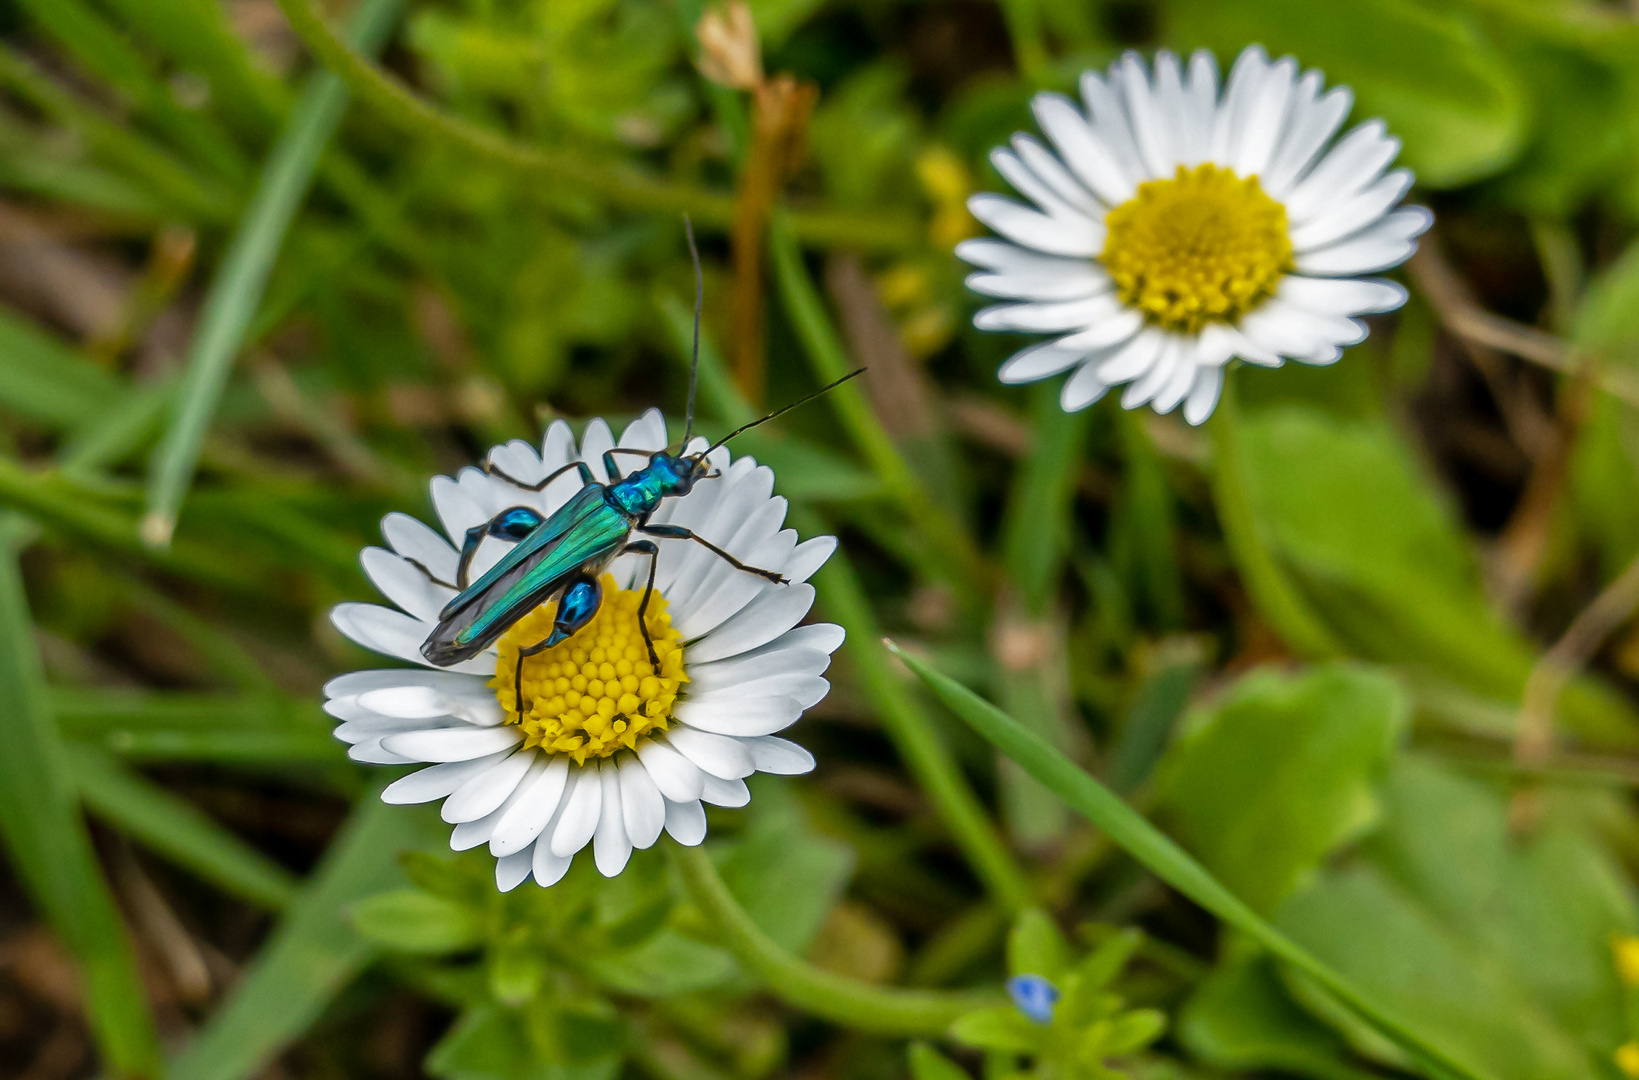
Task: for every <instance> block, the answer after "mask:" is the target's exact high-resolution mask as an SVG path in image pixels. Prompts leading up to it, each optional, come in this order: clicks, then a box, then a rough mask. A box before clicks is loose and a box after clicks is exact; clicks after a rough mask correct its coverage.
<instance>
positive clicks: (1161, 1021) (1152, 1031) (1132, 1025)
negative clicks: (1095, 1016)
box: [1101, 1009, 1167, 1057]
mask: <svg viewBox="0 0 1639 1080" xmlns="http://www.w3.org/2000/svg"><path fill="white" fill-rule="evenodd" d="M1165 1030H1167V1015H1166V1013H1163V1012H1161V1011H1160V1010H1159V1009H1134V1010H1132V1011H1131V1012H1126V1013H1122V1014H1121V1015H1120V1016H1118V1017H1116V1018H1115V1019H1114V1020H1112V1021H1110V1024H1109V1027H1108V1029H1107V1030H1106V1031H1105V1032H1104V1036H1103V1038H1102V1040H1101V1043H1102V1048H1103V1052H1104V1053H1105V1054H1106V1055H1108V1056H1110V1057H1121V1056H1123V1055H1126V1054H1131V1053H1135V1052H1137V1051H1139V1050H1142V1049H1143V1048H1144V1047H1146V1046H1148V1045H1149V1044H1150V1043H1152V1042H1154V1041H1155V1040H1156V1039H1159V1038H1160V1037H1161V1033H1162V1032H1163V1031H1165Z"/></svg>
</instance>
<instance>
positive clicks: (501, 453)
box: [486, 439, 546, 484]
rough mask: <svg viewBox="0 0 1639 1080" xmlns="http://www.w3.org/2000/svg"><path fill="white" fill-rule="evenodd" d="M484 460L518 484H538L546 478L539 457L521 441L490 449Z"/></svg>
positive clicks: (517, 440) (533, 449) (514, 440)
mask: <svg viewBox="0 0 1639 1080" xmlns="http://www.w3.org/2000/svg"><path fill="white" fill-rule="evenodd" d="M486 460H488V461H489V462H490V463H491V464H492V465H494V466H495V467H496V468H498V469H500V470H501V471H502V472H504V473H506V474H507V475H508V476H510V477H512V479H514V480H517V481H518V482H519V483H523V484H538V483H540V481H541V480H542V479H544V478H545V476H546V469H545V468H544V467H543V466H542V465H541V456H540V455H539V454H537V453H536V452H535V448H534V447H533V446H530V445H529V444H528V443H526V442H524V441H523V440H522V439H513V440H512V441H511V442H508V443H504V444H502V445H500V446H492V447H490V450H489V454H488V455H487V458H486Z"/></svg>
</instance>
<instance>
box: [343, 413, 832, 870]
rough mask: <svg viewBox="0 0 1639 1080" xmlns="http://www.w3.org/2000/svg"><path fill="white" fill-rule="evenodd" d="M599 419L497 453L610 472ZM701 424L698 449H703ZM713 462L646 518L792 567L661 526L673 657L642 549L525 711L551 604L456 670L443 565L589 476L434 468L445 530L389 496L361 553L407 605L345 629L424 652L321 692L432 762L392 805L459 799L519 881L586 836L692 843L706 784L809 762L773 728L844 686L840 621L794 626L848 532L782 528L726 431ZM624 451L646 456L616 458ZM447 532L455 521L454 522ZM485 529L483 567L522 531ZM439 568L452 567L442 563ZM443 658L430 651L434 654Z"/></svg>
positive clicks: (641, 844) (456, 838)
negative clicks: (451, 472)
mask: <svg viewBox="0 0 1639 1080" xmlns="http://www.w3.org/2000/svg"><path fill="white" fill-rule="evenodd" d="M666 444H667V440H666V424H665V420H664V419H663V418H662V417H661V415H660V413H659V412H658V411H654V410H651V411H650V412H648V413H646V414H645V415H644V416H643V417H641V418H640V419H638V420H637V421H635V422H634V423H632V425H631V426H630V427H628V428H627V429H626V431H625V433H624V434H623V435H622V436H621V439H620V442H619V443H618V445H619V446H621V447H627V448H631V449H635V450H643V451H651V452H652V451H656V450H660V449H663V448H664V447H665V446H666ZM616 445H617V444H616V442H615V440H614V438H613V435H612V434H611V432H610V430H609V425H608V424H606V423H605V422H604V421H603V420H601V419H598V420H593V421H592V422H591V423H590V424H589V425H588V426H587V428H586V434H585V437H584V438H583V439H582V440H581V444H580V447H579V449H578V451H577V448H576V446H575V440H574V436H573V435H572V434H571V433H570V430H569V426H568V425H567V424H565V423H563V422H562V421H561V420H560V421H558V422H556V423H554V424H553V425H552V426H551V428H550V429H549V430H548V431H547V433H546V439H545V443H544V445H543V448H542V451H541V452H540V453H539V454H537V453H536V452H535V449H534V448H533V447H532V446H530V445H529V444H527V443H524V442H522V441H518V440H514V441H513V442H510V443H507V444H506V445H505V446H497V447H495V448H494V449H493V450H491V451H490V459H489V460H490V462H491V463H492V464H493V465H494V466H496V467H497V468H498V469H499V471H501V472H504V473H505V474H506V475H507V476H509V477H511V478H513V479H516V480H518V481H520V482H521V483H523V484H530V483H538V482H539V481H540V480H542V479H543V478H545V477H546V476H547V475H548V473H550V472H551V471H553V470H555V469H558V468H560V467H562V466H564V465H566V464H568V463H570V462H573V461H576V460H581V461H585V462H586V464H587V465H588V467H589V468H590V469H591V471H592V473H593V475H594V476H595V477H596V478H597V480H598V481H600V482H604V481H608V480H610V479H611V478H610V477H608V476H607V475H606V474H605V472H604V466H603V460H602V459H603V454H604V451H606V450H609V449H610V448H611V447H614V446H616ZM705 446H706V442H705V440H704V439H696V440H694V442H692V443H691V444H690V446H689V447H688V448H687V451H688V452H690V453H693V452H696V451H699V450H701V449H704V448H705ZM707 460H708V461H709V462H710V464H711V465H712V466H713V469H714V472H713V474H711V475H710V476H708V478H706V479H702V480H700V481H698V482H697V483H696V484H695V485H694V487H693V489H692V490H691V491H690V492H689V493H688V494H687V495H684V496H681V497H677V498H672V499H668V500H666V501H665V502H663V503H662V504H661V506H660V508H659V509H658V510H657V511H656V512H655V514H654V515H653V516H652V517H651V518H650V521H651V522H652V523H655V524H671V525H674V526H683V527H686V528H688V529H692V530H693V531H694V533H695V534H696V535H698V536H701V537H703V538H705V539H706V540H709V541H711V542H712V543H715V544H717V545H718V546H719V547H721V548H723V549H725V550H726V551H728V552H730V553H731V554H733V555H735V556H736V557H737V558H739V559H741V560H742V561H743V562H745V563H747V564H748V565H751V566H756V567H761V568H763V569H766V570H773V571H775V572H777V573H779V574H783V575H784V577H785V578H786V579H787V583H785V584H776V583H774V582H772V581H769V580H767V579H765V578H762V577H758V576H756V575H754V574H750V573H746V572H745V571H743V570H737V569H735V568H734V567H733V566H731V565H730V564H729V563H728V562H726V561H725V560H723V559H722V558H721V557H719V556H717V555H715V554H713V553H712V552H711V551H709V550H707V549H706V548H705V547H704V546H702V545H700V544H696V543H692V542H690V541H686V540H677V539H657V541H656V542H657V544H658V546H659V555H658V556H657V557H656V558H657V560H658V561H657V565H656V569H655V578H654V583H655V591H654V595H653V597H652V598H651V600H650V602H649V607H648V611H647V618H646V622H647V626H648V630H649V636H650V637H651V638H652V640H653V643H654V648H655V651H656V654H657V657H658V659H659V660H660V670H658V671H656V670H655V669H654V668H653V667H652V666H651V665H650V662H649V656H648V651H647V646H646V645H645V642H644V638H643V632H642V629H641V628H640V626H639V624H638V605H639V601H640V600H641V597H642V594H643V590H644V585H645V583H646V581H647V579H648V570H649V567H648V558H647V557H646V556H639V555H623V556H621V557H620V558H618V559H616V560H615V561H614V562H613V563H612V564H611V565H610V566H609V567H608V569H607V571H606V572H605V573H604V575H603V577H602V586H603V591H602V606H601V607H600V608H599V610H598V613H597V615H596V616H595V617H594V618H593V619H592V621H591V622H590V623H588V624H587V625H586V626H584V627H583V628H582V629H580V630H579V631H577V632H576V633H575V634H574V635H573V636H571V637H570V638H568V639H567V640H565V641H563V642H562V643H561V644H559V645H556V646H554V647H552V648H550V649H546V650H544V651H541V652H538V653H534V654H532V655H528V656H527V657H526V658H525V659H524V661H523V663H524V670H523V678H522V685H523V690H524V699H525V703H526V708H525V713H524V715H523V716H522V717H520V716H519V714H518V710H517V707H516V701H515V694H514V690H513V680H514V676H515V674H516V673H517V664H518V662H519V652H520V648H524V647H528V646H531V645H534V644H536V643H537V642H539V641H541V640H543V639H545V638H546V637H547V636H548V634H549V633H550V631H551V629H552V621H553V610H554V608H555V607H556V604H555V603H548V604H546V605H544V606H543V607H541V608H538V609H536V610H535V611H534V612H532V613H531V614H529V615H528V616H526V617H524V618H523V619H522V620H520V621H519V622H518V623H516V624H515V625H514V626H512V627H511V628H510V629H509V630H508V631H507V632H506V634H505V635H503V636H502V637H501V638H500V640H498V641H497V642H496V643H495V644H494V646H492V647H491V648H490V649H488V650H487V651H485V652H483V653H480V654H479V655H477V656H476V657H474V658H473V659H470V660H465V661H461V662H459V663H456V664H453V665H451V666H449V667H447V668H442V669H439V668H430V665H428V664H427V661H426V660H425V659H424V658H423V657H422V654H421V647H422V643H423V642H424V641H425V640H426V639H427V636H428V635H429V634H430V633H431V632H432V629H433V626H434V625H435V624H436V623H437V621H438V613H439V611H440V610H441V609H442V608H443V607H444V605H445V604H446V603H448V601H449V600H450V598H451V597H452V596H454V595H455V592H454V590H453V589H451V588H448V587H446V586H445V585H442V584H438V583H437V582H439V581H442V582H453V581H454V580H455V579H456V571H457V561H458V558H459V556H458V553H457V552H458V549H459V546H460V544H461V542H462V540H463V538H464V537H465V536H466V534H467V530H468V529H470V528H472V527H473V526H475V525H482V524H483V523H485V522H486V521H488V520H489V519H490V518H491V517H492V516H493V515H495V514H497V513H499V512H500V511H502V510H505V509H507V508H509V507H513V506H527V507H530V508H532V509H534V510H536V511H538V512H539V513H541V514H542V515H550V514H551V513H552V512H553V511H555V510H557V509H558V508H559V507H561V506H563V505H564V504H565V503H567V502H568V501H569V499H570V498H571V497H572V496H573V495H575V494H576V493H577V492H578V491H580V490H581V488H582V487H583V484H582V482H581V480H580V478H579V477H578V476H577V475H576V474H575V473H574V472H573V471H571V472H569V473H568V474H566V475H564V476H562V477H560V478H559V479H557V480H555V481H553V482H552V483H551V484H549V485H547V486H546V488H545V490H543V491H541V492H538V493H537V492H530V491H527V490H524V489H523V488H521V487H519V486H518V485H515V484H511V483H508V482H507V481H505V480H503V479H500V478H499V477H497V476H493V475H490V474H489V473H486V472H485V471H483V470H480V469H476V468H466V469H463V470H461V474H460V475H459V476H458V477H456V478H455V479H453V480H452V479H450V478H449V477H446V476H440V477H436V478H434V480H433V481H432V499H433V505H434V507H435V509H436V510H437V513H438V518H439V522H440V524H442V526H443V529H444V532H443V534H440V533H439V532H438V531H436V530H434V529H432V528H430V527H428V526H427V525H424V524H422V523H421V522H420V521H418V520H416V519H415V518H412V517H410V516H408V515H406V514H389V515H388V516H387V517H386V518H384V519H383V520H382V523H381V529H382V533H383V534H384V535H385V537H386V539H387V543H388V545H389V546H390V547H391V549H392V550H387V549H384V548H375V547H372V548H366V549H365V550H364V552H363V555H362V561H363V563H364V570H365V573H367V574H368V575H369V576H370V580H371V581H373V582H374V583H375V585H376V587H377V588H378V589H380V590H381V592H382V593H383V594H384V595H385V596H386V597H387V598H388V599H389V600H391V601H392V602H393V603H394V604H396V605H397V606H398V608H399V610H396V611H395V610H393V609H391V608H387V607H379V606H376V605H374V604H356V603H349V604H341V605H338V606H337V607H336V609H335V610H334V611H333V612H332V613H331V621H332V622H334V623H335V625H336V627H337V629H339V630H340V631H341V632H342V633H343V634H346V635H347V636H348V637H349V638H351V639H353V640H354V641H356V642H358V643H359V644H360V645H362V646H364V647H365V648H367V649H371V650H373V651H375V652H378V653H382V654H384V655H386V656H391V657H395V658H397V659H399V660H405V661H409V662H410V663H412V664H418V665H421V669H420V670H417V669H414V668H397V669H392V670H385V671H357V672H353V673H352V674H349V675H343V676H340V677H339V678H336V679H332V680H331V681H330V683H329V684H328V685H326V687H325V696H326V698H327V699H328V700H327V702H326V704H325V709H326V711H327V712H329V713H330V715H332V716H334V717H335V718H336V719H338V720H340V721H342V723H341V725H340V726H339V727H337V728H336V736H337V737H338V738H340V739H341V740H343V741H344V742H347V743H350V744H352V745H351V749H350V750H349V751H348V754H349V756H350V757H352V758H353V759H354V760H355V761H364V762H372V763H375V764H381V765H407V764H412V763H422V762H427V763H432V767H431V768H426V769H422V770H420V771H418V772H415V773H411V774H410V775H408V776H405V777H404V778H402V779H400V780H398V781H396V782H394V783H393V784H392V785H390V786H389V787H388V788H387V789H386V791H385V792H384V793H383V794H382V798H383V799H384V800H385V801H387V802H390V803H419V802H430V801H432V800H434V799H443V800H444V805H443V811H442V813H443V817H444V820H445V821H447V822H450V823H451V824H453V825H454V826H455V831H454V833H453V834H452V835H451V837H450V846H451V847H453V848H455V849H456V850H458V851H460V850H465V849H467V848H473V847H477V846H478V845H479V844H488V845H489V850H490V852H491V854H493V855H495V856H496V858H497V859H498V860H499V861H498V862H497V863H496V867H495V880H496V884H497V885H499V886H500V888H501V889H503V890H508V889H512V888H514V887H516V886H517V885H518V884H519V883H520V882H522V881H523V880H524V879H525V878H527V877H529V876H531V875H532V874H533V875H534V878H535V880H536V882H537V883H539V884H540V885H543V886H544V885H551V884H553V883H554V882H556V881H558V880H559V879H560V878H562V877H563V875H564V873H565V872H566V871H567V870H568V869H569V864H570V860H571V859H572V858H573V857H574V855H575V853H576V852H578V851H579V850H581V848H583V847H585V846H586V845H587V844H588V843H591V845H592V850H593V858H594V860H595V861H596V863H597V868H598V870H599V871H601V872H602V873H603V874H604V875H605V876H608V877H613V876H614V875H616V874H618V873H620V871H621V870H622V869H624V868H625V866H626V862H627V860H628V859H629V858H630V857H631V854H632V850H633V849H634V848H646V847H649V846H650V845H652V844H653V843H654V842H655V841H656V840H657V839H659V837H660V833H661V831H662V830H664V831H665V832H667V833H670V834H671V836H672V838H673V839H675V840H677V841H678V842H679V843H682V844H690V845H692V844H698V843H700V841H701V840H703V839H704V838H705V835H706V815H705V810H704V808H703V807H702V806H701V804H702V803H711V804H713V805H715V806H744V805H745V804H746V802H747V801H748V800H749V799H750V793H749V792H748V791H747V789H746V784H745V778H746V777H747V776H750V775H751V774H752V773H753V772H769V773H781V774H794V773H804V772H807V771H808V770H810V769H812V768H813V767H814V759H813V757H812V756H810V755H809V753H808V751H806V750H804V749H803V748H802V747H800V746H798V745H797V744H796V743H793V742H788V741H787V740H785V739H782V738H779V737H778V736H777V735H776V734H775V733H776V732H779V731H783V730H784V729H785V728H787V727H789V726H790V725H791V724H792V723H794V722H795V721H796V720H797V718H798V717H799V716H801V715H802V713H803V710H805V709H807V708H809V707H810V706H812V705H813V704H815V703H816V702H818V701H819V700H820V699H821V698H822V697H824V696H825V694H826V692H827V691H828V690H829V689H830V684H829V683H828V682H826V680H825V679H824V678H822V677H821V676H822V674H823V673H824V671H825V669H826V667H827V666H828V665H829V664H830V662H831V654H832V653H833V652H835V651H836V649H837V647H838V646H839V645H841V644H842V638H843V633H842V628H841V627H838V626H833V625H830V624H828V623H822V624H817V625H811V626H798V625H797V624H798V623H799V622H801V621H802V619H803V618H804V617H805V616H806V615H807V614H808V610H809V608H810V607H811V606H812V605H813V602H814V588H813V586H812V585H809V584H806V581H807V579H808V578H809V577H810V576H811V575H812V574H813V573H814V572H815V571H816V570H818V569H819V568H820V566H821V565H823V564H824V562H825V560H826V559H827V558H829V557H830V555H831V552H832V551H834V550H835V549H836V538H835V537H831V536H822V537H816V538H814V539H812V540H807V541H804V542H802V543H798V542H797V534H796V532H795V531H794V530H791V529H785V528H782V527H781V526H782V524H783V522H784V520H785V511H786V500H785V499H783V498H781V497H780V496H777V495H775V494H774V493H773V490H774V473H773V472H772V470H770V469H769V468H768V467H767V466H763V465H758V464H757V462H756V461H755V460H753V459H752V458H749V457H742V458H738V459H733V460H731V456H730V454H729V451H728V450H727V449H726V448H719V449H717V450H714V451H713V452H712V453H711V454H710V455H709V456H708V458H707ZM616 461H617V462H620V463H622V464H624V463H626V462H633V461H635V462H636V463H637V465H638V466H641V465H642V464H643V459H642V458H641V457H629V456H625V455H622V456H620V457H618V458H616ZM446 536H447V537H448V539H446ZM508 547H509V544H508V543H507V542H505V541H502V540H497V539H485V540H484V541H482V543H481V545H480V546H479V548H478V551H477V554H476V557H475V558H474V561H473V565H472V570H471V576H470V578H469V580H473V581H476V580H478V578H479V577H480V576H482V574H483V573H484V572H485V571H486V570H488V569H489V568H490V567H491V566H493V565H495V563H496V561H497V560H498V559H499V558H500V557H501V555H502V554H503V553H504V552H505V551H506V550H507V549H508ZM434 579H437V580H436V581H435V580H434ZM429 668H430V669H429Z"/></svg>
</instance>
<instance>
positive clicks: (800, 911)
mask: <svg viewBox="0 0 1639 1080" xmlns="http://www.w3.org/2000/svg"><path fill="white" fill-rule="evenodd" d="M752 798H753V799H754V800H756V802H757V813H756V815H755V816H754V819H753V820H752V821H751V822H749V823H748V824H749V825H750V828H748V829H747V830H746V833H745V835H744V836H743V837H742V838H741V839H740V840H739V841H738V842H737V843H735V844H734V845H733V847H732V849H731V850H730V853H729V855H728V857H727V858H725V859H724V860H723V863H722V867H721V871H722V875H723V880H724V882H726V883H727V885H728V887H729V891H730V892H732V893H733V894H734V896H735V898H736V899H738V900H739V901H740V904H741V905H742V906H743V907H744V908H745V910H746V912H747V914H749V915H750V916H751V918H752V921H753V922H755V923H756V924H757V925H758V926H760V927H762V929H763V932H764V933H766V934H768V936H769V937H771V938H773V939H774V940H775V941H776V942H778V943H779V944H780V945H781V946H782V947H783V948H785V949H786V950H788V951H789V952H792V953H795V954H797V955H798V956H801V955H802V954H803V953H805V952H807V950H808V946H809V945H810V944H812V942H813V940H814V937H815V935H816V934H818V933H819V929H820V924H821V923H823V922H824V921H825V916H826V915H827V914H828V913H829V912H830V910H831V907H832V905H834V904H835V903H836V902H837V900H838V899H840V898H841V896H842V890H843V889H844V888H845V887H846V886H847V884H848V879H849V877H850V876H852V874H853V871H854V853H853V851H851V850H850V849H849V848H848V846H847V845H846V844H843V843H841V842H840V841H837V840H832V839H830V838H828V837H824V836H821V835H819V834H818V833H816V832H815V831H814V830H813V827H812V826H811V825H810V824H809V823H808V819H807V814H806V813H805V812H804V811H803V809H802V806H801V804H799V803H798V802H797V800H796V797H795V796H794V795H793V794H792V793H791V790H790V787H789V785H785V784H781V783H780V782H778V781H775V782H773V783H767V782H764V783H754V784H753V793H752Z"/></svg>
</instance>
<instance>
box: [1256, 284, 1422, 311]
mask: <svg viewBox="0 0 1639 1080" xmlns="http://www.w3.org/2000/svg"><path fill="white" fill-rule="evenodd" d="M1276 295H1277V296H1279V297H1280V298H1281V299H1282V300H1285V301H1286V302H1287V303H1289V304H1292V305H1293V306H1295V307H1300V308H1305V309H1307V310H1309V311H1319V312H1322V313H1325V314H1328V315H1365V314H1369V313H1372V312H1378V311H1393V310H1394V309H1395V308H1397V307H1399V306H1400V305H1401V304H1404V303H1405V302H1406V290H1405V286H1403V285H1400V284H1399V283H1398V282H1393V281H1384V280H1383V279H1381V278H1311V277H1303V276H1301V275H1298V274H1288V275H1286V277H1285V278H1283V279H1282V280H1281V283H1280V289H1279V290H1278V291H1277V293H1276Z"/></svg>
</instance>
